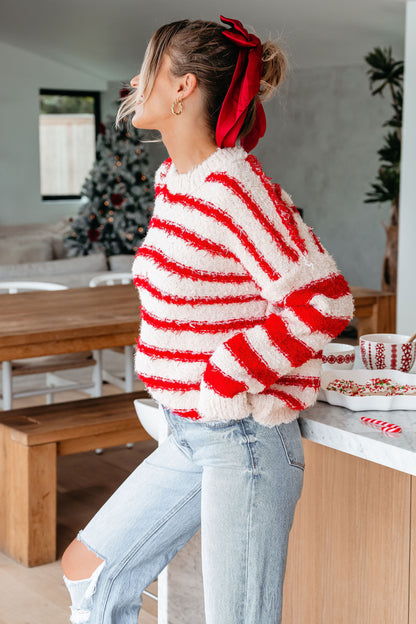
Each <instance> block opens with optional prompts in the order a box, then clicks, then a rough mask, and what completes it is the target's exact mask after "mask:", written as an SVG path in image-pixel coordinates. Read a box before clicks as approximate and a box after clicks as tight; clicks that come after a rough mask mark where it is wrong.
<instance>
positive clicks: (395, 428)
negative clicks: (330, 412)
mask: <svg viewBox="0 0 416 624" xmlns="http://www.w3.org/2000/svg"><path fill="white" fill-rule="evenodd" d="M361 420H362V422H364V423H365V424H366V425H373V426H374V427H376V428H377V429H380V430H381V431H384V432H386V433H400V432H401V430H402V429H401V427H399V425H395V424H394V423H388V422H386V421H384V420H377V419H376V418H368V416H361Z"/></svg>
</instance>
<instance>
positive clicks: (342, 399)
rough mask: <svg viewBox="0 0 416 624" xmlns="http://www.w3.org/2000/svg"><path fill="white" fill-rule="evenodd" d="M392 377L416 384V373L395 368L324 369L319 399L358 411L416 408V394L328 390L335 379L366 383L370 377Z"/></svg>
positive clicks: (396, 380) (397, 381)
mask: <svg viewBox="0 0 416 624" xmlns="http://www.w3.org/2000/svg"><path fill="white" fill-rule="evenodd" d="M376 378H383V379H391V381H392V382H394V383H400V384H409V385H412V386H416V375H414V374H411V373H400V372H399V371H395V370H387V369H386V370H367V369H357V370H341V369H338V370H335V369H332V370H328V371H322V375H321V388H320V390H319V394H318V400H320V401H326V402H327V403H331V405H341V406H342V407H347V408H348V409H350V410H353V411H356V412H362V411H367V410H382V411H388V410H416V395H415V394H413V395H396V396H375V395H374V396H349V395H347V394H343V393H342V392H337V391H335V390H327V389H326V388H327V387H328V385H329V384H330V383H331V382H332V381H335V379H345V380H353V381H356V382H357V383H359V384H365V383H366V382H367V381H370V379H376Z"/></svg>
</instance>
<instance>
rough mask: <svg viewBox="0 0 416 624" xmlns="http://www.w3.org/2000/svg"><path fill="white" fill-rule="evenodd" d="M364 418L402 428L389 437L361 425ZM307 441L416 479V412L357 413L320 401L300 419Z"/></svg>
mask: <svg viewBox="0 0 416 624" xmlns="http://www.w3.org/2000/svg"><path fill="white" fill-rule="evenodd" d="M361 416H368V417H369V418H376V419H377V420H384V421H386V422H392V423H394V424H395V425H399V426H400V427H401V428H402V431H401V433H399V434H397V436H394V437H393V436H392V435H391V436H389V435H387V434H385V433H383V432H382V431H378V430H377V429H373V428H372V427H369V426H368V425H366V424H365V423H363V422H361ZM299 423H300V428H301V431H302V435H303V437H304V438H306V439H307V440H311V441H312V442H317V443H318V444H323V445H324V446H329V447H330V448H333V449H336V450H338V451H343V452H344V453H349V454H350V455H355V456H356V457H361V458H362V459H367V460H369V461H373V462H376V463H377V464H381V465H382V466H387V467H388V468H394V469H395V470H400V471H402V472H406V473H407V474H411V475H415V476H416V411H408V410H406V411H391V412H379V411H371V412H370V411H368V412H353V411H351V410H349V409H346V408H345V407H338V406H336V405H330V404H329V403H324V402H323V401H317V403H315V405H314V406H313V407H310V408H309V409H307V410H305V411H304V412H302V416H301V418H300V419H299Z"/></svg>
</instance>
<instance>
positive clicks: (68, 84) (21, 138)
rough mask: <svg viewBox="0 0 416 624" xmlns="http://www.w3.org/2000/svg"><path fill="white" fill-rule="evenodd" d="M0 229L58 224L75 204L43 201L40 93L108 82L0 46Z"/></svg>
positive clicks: (72, 211) (97, 87) (92, 87)
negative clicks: (39, 224)
mask: <svg viewBox="0 0 416 624" xmlns="http://www.w3.org/2000/svg"><path fill="white" fill-rule="evenodd" d="M0 75H1V90H0V111H1V114H0V136H1V140H0V227H1V225H6V224H21V223H35V222H38V223H42V222H51V221H52V222H53V221H57V220H58V219H59V218H60V217H63V216H67V215H69V214H75V213H76V210H77V207H78V204H79V202H68V201H66V202H42V200H41V195H40V177H39V176H40V174H39V136H38V133H39V126H38V123H39V122H38V115H39V89H41V88H45V89H46V88H55V89H89V90H97V91H104V90H106V88H107V83H106V81H104V80H102V79H100V78H96V77H94V76H91V75H89V74H86V73H83V72H80V71H77V70H75V69H72V68H70V67H67V66H64V65H61V64H59V63H55V62H54V61H50V60H48V59H45V58H43V57H40V56H37V55H35V54H31V53H29V52H26V51H24V50H21V49H20V48H16V47H14V46H10V45H6V44H4V43H1V42H0Z"/></svg>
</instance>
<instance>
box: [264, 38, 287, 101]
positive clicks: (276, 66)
mask: <svg viewBox="0 0 416 624" xmlns="http://www.w3.org/2000/svg"><path fill="white" fill-rule="evenodd" d="M262 58H263V74H262V77H261V80H260V90H259V94H258V98H259V99H260V100H267V99H269V98H270V97H271V96H272V95H273V93H274V92H275V90H276V89H277V87H279V86H280V85H281V83H282V82H283V80H284V78H285V75H286V72H287V69H288V60H287V56H286V54H285V52H284V51H283V50H282V48H281V47H280V46H279V45H278V44H277V43H276V42H275V41H265V42H264V43H263V44H262Z"/></svg>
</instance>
